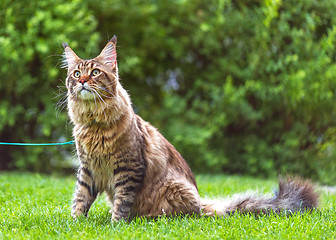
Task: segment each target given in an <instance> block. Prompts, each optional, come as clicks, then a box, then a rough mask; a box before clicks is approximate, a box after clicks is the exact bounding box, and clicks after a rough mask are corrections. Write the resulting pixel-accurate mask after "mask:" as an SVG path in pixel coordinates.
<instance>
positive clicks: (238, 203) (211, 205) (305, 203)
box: [202, 178, 319, 216]
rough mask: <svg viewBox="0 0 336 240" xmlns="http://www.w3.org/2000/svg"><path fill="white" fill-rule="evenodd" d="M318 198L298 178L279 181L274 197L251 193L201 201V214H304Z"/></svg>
mask: <svg viewBox="0 0 336 240" xmlns="http://www.w3.org/2000/svg"><path fill="white" fill-rule="evenodd" d="M318 199H319V196H318V194H317V193H316V192H315V190H314V187H313V184H312V183H311V182H310V181H307V180H306V181H304V180H301V179H298V178H295V179H293V178H287V179H280V180H279V191H278V192H277V193H276V194H275V196H273V197H272V196H267V195H266V196H261V197H260V196H257V195H256V194H253V193H248V192H247V193H244V194H237V195H234V196H233V197H232V198H229V199H223V200H209V199H202V210H203V214H204V215H207V216H213V215H218V216H225V215H227V214H232V213H234V212H235V211H238V212H241V213H256V214H258V213H268V212H270V211H273V212H276V213H280V212H297V211H299V212H304V211H307V210H310V209H313V208H316V207H317V206H318V202H319V200H318Z"/></svg>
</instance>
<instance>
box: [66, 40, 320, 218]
mask: <svg viewBox="0 0 336 240" xmlns="http://www.w3.org/2000/svg"><path fill="white" fill-rule="evenodd" d="M116 40H117V39H116V37H113V38H112V39H111V40H110V41H109V42H108V44H107V45H106V47H105V48H104V49H103V50H102V52H101V53H100V55H99V56H98V57H96V58H93V59H90V60H83V59H81V58H79V57H78V56H77V55H76V54H75V53H74V52H73V51H72V50H71V49H70V47H69V46H68V45H67V44H64V45H63V46H64V48H65V52H64V64H65V66H66V68H67V69H68V76H67V79H66V86H67V89H68V93H67V102H68V113H69V116H70V119H71V121H72V123H73V124H74V129H73V135H74V137H75V140H76V148H77V155H78V158H79V160H80V166H79V168H78V173H77V187H76V192H75V197H74V201H73V209H72V216H73V217H77V216H78V215H81V214H84V215H86V214H87V213H88V211H89V209H90V206H91V205H92V203H93V202H94V200H95V199H96V197H97V195H98V194H99V193H102V192H104V191H105V192H106V193H107V196H108V199H109V201H110V202H111V205H112V220H113V221H118V220H120V219H129V218H131V217H134V216H153V217H155V216H158V215H162V214H165V215H167V216H170V215H174V214H180V213H182V214H197V215H199V214H205V215H215V214H219V215H226V214H228V213H230V212H233V211H236V210H239V211H242V212H260V211H264V212H265V211H267V210H275V211H281V210H283V209H287V210H291V211H294V210H304V209H310V208H313V207H316V206H317V203H318V200H317V195H316V193H315V192H314V190H313V188H312V186H311V184H310V183H308V182H304V181H301V180H287V181H282V182H281V183H280V191H279V194H278V195H277V196H276V197H273V198H255V197H253V196H244V197H243V198H242V197H238V198H236V199H233V200H232V201H231V202H229V203H228V202H227V201H212V200H211V201H209V200H201V199H200V197H199V194H198V189H197V185H196V181H195V178H194V176H193V174H192V172H191V170H190V168H189V166H188V164H187V163H186V161H185V160H184V159H183V158H182V157H181V155H180V154H179V153H178V152H177V151H176V149H175V148H174V147H173V146H172V145H171V144H170V143H169V142H168V141H167V140H166V139H165V138H164V137H163V136H162V135H161V134H160V133H159V132H158V130H157V129H155V128H154V127H153V126H152V125H150V124H149V123H148V122H145V121H144V120H143V119H141V118H140V117H139V116H138V115H136V114H135V113H134V112H133V109H132V106H131V100H130V98H129V96H128V94H127V92H126V91H125V90H124V89H123V88H122V86H121V84H120V82H119V79H118V78H119V77H118V68H117V61H116V57H117V54H116Z"/></svg>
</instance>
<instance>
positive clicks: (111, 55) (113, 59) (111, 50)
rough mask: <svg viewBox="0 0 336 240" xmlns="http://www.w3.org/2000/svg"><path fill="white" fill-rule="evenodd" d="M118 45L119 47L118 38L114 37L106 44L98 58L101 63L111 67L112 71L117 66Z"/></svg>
mask: <svg viewBox="0 0 336 240" xmlns="http://www.w3.org/2000/svg"><path fill="white" fill-rule="evenodd" d="M116 45H117V37H116V36H113V38H112V39H111V40H110V41H109V42H108V43H107V44H106V46H105V47H104V49H103V50H102V51H101V53H100V54H99V56H98V57H97V58H98V59H99V61H101V62H103V63H104V64H106V65H107V66H109V67H111V69H114V68H115V67H116V66H117V51H116Z"/></svg>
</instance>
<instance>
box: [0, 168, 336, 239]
mask: <svg viewBox="0 0 336 240" xmlns="http://www.w3.org/2000/svg"><path fill="white" fill-rule="evenodd" d="M197 182H198V184H199V190H200V194H201V196H205V195H207V196H221V197H222V196H226V195H230V194H233V193H237V192H240V191H245V190H247V189H251V188H252V189H257V188H258V189H259V190H264V191H272V189H274V188H275V187H276V182H275V181H271V180H262V179H255V178H247V177H238V176H208V175H200V176H198V177H197ZM74 186H75V177H74V176H73V177H54V176H42V175H38V174H22V173H0V239H108V238H112V239H265V238H267V239H335V238H336V195H334V194H328V193H324V192H322V193H321V195H322V196H321V207H320V210H318V211H314V212H313V213H310V214H301V215H300V214H295V215H293V216H290V217H288V216H272V215H271V216H260V217H256V216H246V215H238V214H236V215H234V216H231V217H228V218H210V217H176V218H166V217H161V218H159V219H157V220H148V219H135V220H133V221H132V222H131V223H125V222H120V223H111V222H110V214H109V206H108V204H107V202H106V200H105V197H103V196H101V197H100V198H99V199H98V201H96V202H95V204H94V205H93V207H92V208H91V211H90V213H89V216H88V218H80V219H78V220H73V219H72V218H71V217H70V206H71V199H72V194H73V190H74Z"/></svg>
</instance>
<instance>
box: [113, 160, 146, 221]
mask: <svg viewBox="0 0 336 240" xmlns="http://www.w3.org/2000/svg"><path fill="white" fill-rule="evenodd" d="M124 161H128V160H124ZM114 176H115V178H114V179H115V180H114V189H115V194H114V197H113V208H112V221H119V220H121V219H124V220H128V219H129V218H130V216H131V211H132V207H133V204H134V200H135V197H136V195H137V193H138V191H139V190H140V188H141V186H142V184H143V180H144V176H145V166H144V165H143V164H141V163H137V164H135V165H133V164H132V166H128V167H120V166H119V167H117V168H115V170H114Z"/></svg>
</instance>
